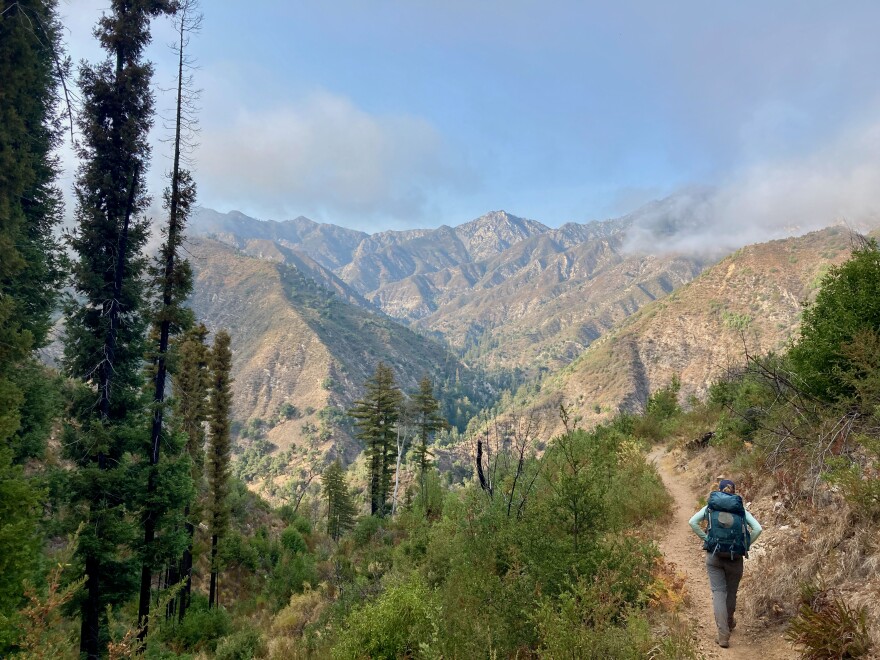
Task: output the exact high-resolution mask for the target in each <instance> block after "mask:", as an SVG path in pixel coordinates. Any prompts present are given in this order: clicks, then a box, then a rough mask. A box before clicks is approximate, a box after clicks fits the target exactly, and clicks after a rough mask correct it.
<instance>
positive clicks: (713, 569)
mask: <svg viewBox="0 0 880 660" xmlns="http://www.w3.org/2000/svg"><path fill="white" fill-rule="evenodd" d="M724 561H725V560H724V559H721V558H720V557H717V556H716V555H713V554H712V553H711V552H709V553H706V572H707V573H708V574H709V586H710V587H711V589H712V611H713V612H714V614H715V625H716V626H718V643H719V644H720V645H721V646H727V643H728V640H729V639H730V626H729V623H728V620H727V575H726V566H725V565H724Z"/></svg>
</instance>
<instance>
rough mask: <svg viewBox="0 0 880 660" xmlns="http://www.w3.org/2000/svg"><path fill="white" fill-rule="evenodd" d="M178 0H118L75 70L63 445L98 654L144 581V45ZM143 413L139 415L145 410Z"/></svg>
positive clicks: (89, 635) (85, 608)
mask: <svg viewBox="0 0 880 660" xmlns="http://www.w3.org/2000/svg"><path fill="white" fill-rule="evenodd" d="M174 7H175V3H173V2H171V1H170V0H112V2H111V3H110V8H109V10H108V12H107V14H105V15H104V17H103V18H101V20H100V21H99V22H98V25H97V27H96V30H95V36H96V37H97V38H98V40H99V42H100V43H101V46H102V47H103V48H104V49H105V50H106V51H107V58H106V59H105V60H104V61H102V62H100V63H98V64H83V65H82V66H81V67H80V70H79V87H80V92H81V98H82V109H81V114H80V118H79V127H80V132H81V139H80V142H79V144H78V149H77V151H78V155H79V157H80V159H81V164H80V166H79V169H78V171H77V177H76V183H75V187H74V191H75V194H76V220H77V226H76V228H75V230H74V231H73V232H72V234H71V235H70V238H69V243H70V247H71V248H72V250H73V252H74V253H75V255H76V262H75V264H74V266H73V269H72V274H73V287H74V290H75V292H76V294H77V296H76V298H75V299H73V300H72V301H71V302H70V303H69V304H68V306H67V310H66V316H67V323H66V333H67V335H66V339H65V356H64V361H65V366H66V369H67V371H68V373H69V374H70V375H71V376H74V377H76V378H79V379H81V380H82V381H83V382H84V383H85V384H86V387H85V388H83V389H81V390H80V391H79V392H78V396H77V397H76V398H75V401H74V402H73V405H72V407H71V412H72V415H71V419H70V423H69V425H68V427H67V438H66V448H67V450H68V456H69V458H71V459H73V460H74V461H75V462H76V463H77V465H78V468H79V469H78V471H77V473H76V474H75V475H74V476H73V479H72V484H71V486H72V488H71V491H72V497H73V500H74V503H75V505H76V506H77V507H82V508H84V509H85V515H86V516H87V518H88V525H87V526H86V530H87V531H86V532H85V533H84V534H83V535H82V537H81V539H80V544H79V554H80V555H81V556H82V558H83V560H84V563H85V572H86V574H87V575H88V581H87V582H86V597H85V600H84V602H83V603H82V629H81V634H80V650H81V651H82V652H83V653H85V654H86V655H87V656H88V657H89V658H97V657H99V653H100V647H101V641H102V636H103V635H102V625H101V620H102V617H103V616H104V613H105V609H106V605H108V604H116V603H120V602H122V601H124V600H126V599H127V598H128V597H129V596H130V595H131V593H132V592H133V591H134V590H135V588H136V584H137V578H136V574H135V573H134V571H133V569H134V563H135V562H136V559H134V558H133V555H132V553H131V552H130V548H132V547H133V546H135V545H136V527H135V525H134V523H135V521H133V520H132V519H131V508H132V505H133V503H134V502H137V500H138V498H139V497H140V493H139V492H137V486H138V484H139V483H140V475H139V472H140V470H139V465H138V462H137V461H132V460H130V457H131V456H132V455H133V454H135V455H136V454H138V453H140V451H141V449H142V447H143V444H142V442H143V435H141V436H140V437H139V436H138V432H137V431H136V430H135V429H136V428H144V427H145V422H146V420H145V419H144V418H143V416H141V414H142V412H143V411H144V407H143V404H142V401H141V398H142V397H141V390H140V386H141V382H142V381H141V371H142V369H141V366H142V358H143V354H144V342H143V338H144V331H145V328H146V325H147V318H146V315H145V314H144V311H145V301H144V291H145V289H146V287H145V286H144V284H145V283H144V279H143V274H144V269H145V266H146V260H145V258H144V257H143V255H142V254H141V250H142V248H143V246H144V243H145V242H146V238H147V230H148V223H147V220H146V219H144V218H142V217H141V216H142V213H143V211H144V210H145V209H146V206H147V204H148V197H147V194H146V190H145V186H144V175H145V171H146V168H147V165H148V163H149V156H150V149H149V145H148V143H147V136H148V132H149V129H150V127H151V126H152V123H153V93H152V89H151V87H150V83H151V78H152V73H153V70H152V66H151V65H150V64H149V63H148V62H146V61H144V59H143V51H144V48H145V47H146V45H147V44H148V43H149V42H150V30H149V25H150V20H151V18H152V17H155V16H158V15H160V14H164V13H170V12H171V11H173V9H174ZM138 417H140V418H139V419H138Z"/></svg>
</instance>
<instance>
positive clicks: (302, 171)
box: [60, 0, 880, 231]
mask: <svg viewBox="0 0 880 660" xmlns="http://www.w3.org/2000/svg"><path fill="white" fill-rule="evenodd" d="M107 4H108V2H107V0H61V4H60V11H61V13H62V15H66V16H67V17H68V18H67V20H66V21H65V22H66V24H67V25H68V28H69V32H68V35H67V41H68V44H69V48H70V51H71V54H72V55H73V56H74V58H75V59H79V58H81V57H87V58H90V59H91V58H94V57H96V56H97V54H98V52H97V50H96V47H95V46H94V44H93V43H92V40H91V37H90V35H89V32H90V28H91V25H93V24H94V21H95V20H96V19H97V18H98V17H99V15H100V12H101V9H102V8H103V7H106V6H107ZM203 12H204V14H205V19H204V26H203V29H202V32H201V34H200V35H198V36H197V37H195V38H194V39H193V42H192V48H191V52H192V54H193V55H194V56H195V57H196V58H197V59H198V61H199V64H200V70H199V71H198V72H197V74H196V77H197V84H198V86H200V87H201V88H202V89H203V96H202V100H201V105H202V112H201V126H202V134H201V138H200V140H201V146H200V148H199V150H198V151H197V152H196V154H195V158H196V167H195V170H196V174H197V181H198V183H199V189H200V201H201V203H202V204H204V205H205V206H209V207H211V208H215V209H217V210H221V211H228V210H232V209H237V210H241V211H243V212H245V213H247V214H249V215H253V216H256V217H261V218H274V219H284V218H287V217H294V216H296V215H300V214H302V215H307V216H308V217H311V218H313V219H315V220H319V221H325V222H334V223H336V224H342V225H345V226H349V227H356V228H360V229H364V230H366V231H376V230H380V229H387V228H403V227H416V226H437V225H440V224H451V225H455V224H459V223H461V222H465V221H467V220H469V219H472V218H474V217H476V216H478V215H481V214H482V213H485V212H487V211H489V210H494V209H501V208H503V209H505V210H508V211H510V212H512V213H515V214H517V215H522V216H526V217H530V218H534V219H537V220H540V221H542V222H544V223H546V224H549V225H558V224H560V223H562V222H566V221H569V220H576V221H585V220H590V219H600V218H604V217H609V216H613V215H617V214H621V213H625V212H627V211H630V210H632V209H634V208H635V207H636V206H638V205H639V204H641V203H643V202H645V201H648V200H650V199H654V198H657V197H660V196H663V195H667V194H670V193H673V192H675V191H677V190H679V189H681V188H683V187H687V186H690V185H712V186H718V187H719V188H721V189H725V190H729V191H730V193H729V195H728V197H729V198H730V199H737V200H739V199H742V198H743V197H748V196H749V195H753V196H754V199H751V198H750V199H749V200H748V204H747V205H746V207H745V208H746V209H751V210H750V211H749V210H743V209H729V210H728V211H729V213H728V215H729V218H733V221H736V217H738V216H739V215H741V214H743V213H754V214H756V216H757V217H762V215H766V214H770V213H772V214H775V215H774V217H776V216H778V215H780V214H782V215H785V209H787V208H789V207H788V206H786V204H787V203H788V202H792V204H793V205H792V208H794V209H795V211H794V212H793V213H794V214H795V215H797V216H798V217H800V216H803V215H805V214H806V215H809V214H810V213H817V214H824V216H828V215H831V216H834V215H838V214H839V215H848V216H852V215H854V214H873V213H874V209H875V208H876V196H877V193H876V192H873V191H876V190H880V171H878V168H877V166H876V165H875V163H878V162H880V148H878V147H880V139H878V127H880V76H878V75H877V71H876V68H877V66H878V62H880V40H878V39H877V37H876V28H877V26H878V25H880V3H877V2H855V1H854V2H845V3H829V2H812V1H810V0H799V1H785V0H780V1H776V2H772V3H766V2H752V1H741V2H736V3H734V2H718V1H713V0H708V1H707V0H702V1H700V2H696V1H693V2H686V1H676V0H666V1H664V2H656V1H655V0H649V1H643V2H635V1H625V0H624V1H620V0H617V1H615V2H601V3H600V2H585V1H581V2H576V1H571V2H568V1H553V0H544V1H543V2H533V1H526V0H486V1H481V0H470V1H467V2H465V1H463V0H462V1H460V0H384V1H383V0H373V1H372V2H366V1H365V0H359V1H358V0H339V1H329V0H300V1H299V2H283V1H274V0H272V1H269V0H266V1H262V2H260V1H255V2H251V3H244V2H218V1H217V0H214V1H213V2H210V3H209V2H203ZM154 33H155V37H156V38H155V43H154V46H153V47H152V48H151V50H150V55H151V57H152V58H154V59H155V60H156V63H157V84H159V85H163V86H166V87H168V86H170V82H171V78H172V75H173V69H172V67H171V66H170V64H171V59H170V53H169V51H168V50H167V49H166V47H165V44H166V43H167V42H168V41H170V39H171V38H172V36H171V35H172V33H171V28H170V25H169V24H168V21H160V22H157V24H156V26H155V30H154ZM170 103H171V99H169V98H167V96H164V95H162V94H161V93H160V94H159V100H158V103H157V106H158V107H159V108H160V109H162V108H165V107H168V106H169V105H170ZM157 125H161V122H157ZM156 133H157V135H156V148H155V154H154V168H153V174H152V175H151V177H152V179H151V181H152V185H153V186H154V188H155V190H156V193H157V194H158V192H159V191H160V190H161V186H162V179H161V170H162V169H163V167H165V166H166V165H165V162H166V161H165V159H164V157H163V156H162V151H163V149H164V147H163V146H162V145H161V143H159V142H158V139H159V138H160V134H161V131H160V130H157V131H156ZM768 182H769V183H771V184H772V185H768ZM756 188H758V189H759V190H758V192H757V193H756V192H755V191H756ZM856 199H857V200H858V203H854V202H853V200H856ZM780 208H781V209H783V210H782V211H780ZM816 209H818V210H816ZM831 219H833V218H830V217H829V218H827V220H829V221H830V220H831ZM790 220H791V218H786V219H785V220H782V219H780V220H779V222H783V221H785V222H788V221H790Z"/></svg>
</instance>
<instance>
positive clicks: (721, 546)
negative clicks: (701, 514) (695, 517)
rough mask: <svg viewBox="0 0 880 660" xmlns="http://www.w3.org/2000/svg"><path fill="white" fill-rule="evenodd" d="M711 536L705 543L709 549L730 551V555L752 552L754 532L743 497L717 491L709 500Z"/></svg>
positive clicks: (708, 518) (737, 555)
mask: <svg viewBox="0 0 880 660" xmlns="http://www.w3.org/2000/svg"><path fill="white" fill-rule="evenodd" d="M706 519H707V520H708V521H709V525H708V527H707V528H706V536H707V537H708V538H707V539H706V541H705V542H704V543H703V549H704V550H706V551H707V552H711V553H712V554H715V553H716V552H719V553H721V554H722V555H730V558H731V559H736V558H737V557H748V556H749V545H750V544H751V534H749V528H748V526H747V525H746V508H745V506H743V501H742V497H740V496H739V495H731V494H729V493H722V492H721V491H715V492H713V493H712V494H711V495H709V502H708V503H707V504H706Z"/></svg>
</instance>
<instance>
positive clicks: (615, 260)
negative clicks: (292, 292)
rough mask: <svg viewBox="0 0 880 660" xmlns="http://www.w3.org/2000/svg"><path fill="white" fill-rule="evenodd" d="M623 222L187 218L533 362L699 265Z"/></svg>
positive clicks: (481, 355)
mask: <svg viewBox="0 0 880 660" xmlns="http://www.w3.org/2000/svg"><path fill="white" fill-rule="evenodd" d="M651 212H652V213H656V210H655V209H653V208H652V211H651ZM632 221H633V217H627V218H622V219H619V220H612V221H606V222H594V223H589V224H577V223H568V224H565V225H563V226H561V227H559V228H558V229H550V228H548V227H547V226H545V225H543V224H541V223H540V222H536V221H534V220H527V219H524V218H518V217H516V216H513V215H510V214H509V213H506V212H504V211H494V212H492V213H488V214H486V215H484V216H482V217H480V218H477V219H475V220H472V221H471V222H468V223H466V224H463V225H461V226H459V227H456V228H450V227H447V226H442V227H439V228H437V229H416V230H410V231H399V232H393V231H388V232H382V233H379V234H374V235H372V236H367V235H366V234H362V233H360V232H353V231H351V230H344V229H342V228H338V227H337V228H334V227H332V225H319V224H317V223H314V222H312V221H311V220H308V219H306V218H297V219H295V220H289V221H285V222H271V223H266V222H262V221H257V220H251V219H247V218H246V217H245V216H242V215H241V214H238V213H231V214H227V215H221V214H217V213H216V212H213V211H207V210H203V211H200V213H199V214H198V216H197V218H196V220H195V222H194V225H193V227H194V230H195V232H197V233H201V234H203V235H211V236H215V237H218V238H219V239H220V240H222V241H223V242H225V243H227V244H230V245H233V246H235V247H237V248H240V249H242V250H243V251H245V252H246V253H247V254H250V255H253V256H256V257H258V258H261V259H268V260H272V261H276V262H279V263H284V264H292V265H296V266H297V268H299V269H300V270H303V271H304V272H308V273H309V275H310V277H312V278H313V279H315V280H316V281H319V282H322V283H324V284H325V285H327V286H329V287H331V288H332V289H334V290H335V291H337V293H339V294H340V295H344V296H345V297H346V299H347V300H348V301H349V302H352V303H353V304H357V305H360V306H362V307H370V306H375V307H376V308H378V309H381V310H382V311H383V312H385V313H386V314H388V315H389V316H392V317H395V318H398V319H401V320H403V321H405V322H408V323H414V324H416V325H417V326H418V327H420V328H423V329H424V330H425V331H428V332H439V333H441V334H442V335H443V336H444V337H445V338H446V340H447V341H448V342H449V343H450V344H452V345H453V346H455V347H457V348H459V349H462V350H469V353H468V356H469V359H470V360H477V361H479V362H481V363H483V364H485V365H486V366H488V367H490V368H494V367H505V368H511V367H519V368H526V369H528V370H530V371H531V372H537V370H538V369H539V368H540V369H555V368H557V367H559V366H561V365H564V364H567V363H568V362H570V361H571V360H572V359H574V358H575V357H576V356H577V355H578V354H579V353H580V352H581V351H582V350H583V349H584V348H586V347H587V346H588V345H589V344H590V343H591V342H592V341H594V340H595V339H596V338H597V337H599V336H601V335H602V334H603V333H604V332H606V331H607V330H608V329H609V328H611V327H613V326H614V325H615V324H616V323H618V322H620V321H621V320H622V319H623V318H625V317H626V316H628V315H629V314H631V313H633V312H634V311H636V310H638V309H639V308H640V307H642V306H643V305H644V304H646V303H648V302H650V301H651V300H654V299H656V298H658V297H662V296H663V295H666V294H667V293H669V292H670V291H672V290H673V289H675V288H676V287H678V286H680V285H681V284H683V283H685V282H688V281H690V280H691V279H692V278H693V277H694V276H695V275H697V274H698V273H699V272H700V270H701V269H702V267H703V261H702V260H700V259H695V258H686V257H682V256H676V255H669V256H664V257H657V256H645V255H636V254H632V253H629V252H626V251H625V250H624V243H625V239H626V234H625V232H626V231H627V229H628V228H629V227H630V225H631V223H632ZM322 241H323V242H322ZM324 243H333V245H325V244H324Z"/></svg>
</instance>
